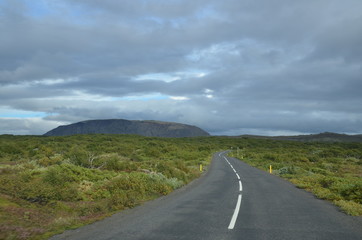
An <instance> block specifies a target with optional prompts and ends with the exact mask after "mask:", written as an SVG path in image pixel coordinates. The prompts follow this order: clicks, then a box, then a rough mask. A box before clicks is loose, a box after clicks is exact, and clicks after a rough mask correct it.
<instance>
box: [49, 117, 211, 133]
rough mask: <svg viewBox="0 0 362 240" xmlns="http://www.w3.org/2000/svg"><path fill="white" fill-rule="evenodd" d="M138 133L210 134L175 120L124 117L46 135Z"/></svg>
mask: <svg viewBox="0 0 362 240" xmlns="http://www.w3.org/2000/svg"><path fill="white" fill-rule="evenodd" d="M96 133H103V134H137V135H142V136H148V137H199V136H209V133H207V132H206V131H204V130H202V129H201V128H198V127H195V126H191V125H186V124H181V123H173V122H160V121H136V120H124V119H107V120H88V121H82V122H78V123H73V124H69V125H64V126H59V127H57V128H54V129H53V130H50V131H49V132H47V133H45V134H44V135H45V136H67V135H75V134H96Z"/></svg>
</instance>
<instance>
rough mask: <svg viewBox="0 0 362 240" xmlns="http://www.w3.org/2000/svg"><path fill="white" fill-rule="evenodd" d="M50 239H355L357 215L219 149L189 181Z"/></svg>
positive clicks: (361, 235) (360, 234) (359, 225)
mask: <svg viewBox="0 0 362 240" xmlns="http://www.w3.org/2000/svg"><path fill="white" fill-rule="evenodd" d="M51 239H52V240H59V239H70V240H73V239H74V240H81V239H84V240H86V239H87V240H88V239H104V240H105V239H121V240H131V239H132V240H135V239H150V240H152V239H155V240H156V239H157V240H160V239H170V240H171V239H190V240H195V239H207V240H212V239H215V240H216V239H217V240H221V239H250V240H252V239H255V240H258V239H267V240H273V239H278V240H280V239H287V240H293V239H300V240H302V239H303V240H304V239H318V240H320V239H326V240H334V239H336V240H337V239H341V240H346V239H349V240H353V239H356V240H357V239H362V218H361V217H351V216H347V215H345V214H344V213H342V212H340V211H339V210H338V208H337V207H335V206H333V205H332V204H330V203H328V202H326V201H323V200H319V199H316V198H315V197H314V196H313V195H312V194H310V193H307V192H305V191H304V190H301V189H298V188H296V187H295V186H294V185H292V184H291V183H289V182H287V181H285V180H283V179H281V178H279V177H277V176H274V175H271V174H269V173H267V172H263V171H261V170H258V169H256V168H254V167H250V166H249V165H247V164H245V163H243V162H241V161H239V160H237V159H235V158H230V157H226V152H220V153H216V154H214V156H213V161H212V164H211V165H210V169H209V171H208V172H207V174H205V175H204V176H203V177H201V178H200V179H197V180H195V181H194V182H192V183H191V184H189V185H188V186H186V187H184V188H181V189H179V190H177V191H175V192H173V193H171V194H170V195H168V196H165V197H162V198H159V199H156V200H154V201H150V202H147V203H145V204H143V205H142V206H139V207H136V208H134V209H130V210H126V211H123V212H120V213H118V214H115V215H113V216H112V217H109V218H106V219H105V220H102V221H99V222H96V223H93V224H90V225H87V226H84V227H81V228H79V229H76V230H70V231H66V232H64V233H63V234H60V235H56V236H54V237H52V238H51Z"/></svg>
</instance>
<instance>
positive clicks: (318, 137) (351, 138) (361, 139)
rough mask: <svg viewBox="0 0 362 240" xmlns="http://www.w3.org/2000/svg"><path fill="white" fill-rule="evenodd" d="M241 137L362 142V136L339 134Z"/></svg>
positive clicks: (251, 136)
mask: <svg viewBox="0 0 362 240" xmlns="http://www.w3.org/2000/svg"><path fill="white" fill-rule="evenodd" d="M241 137H250V138H264V139H275V140H290V141H301V142H362V134H358V135H347V134H339V133H331V132H324V133H318V134H310V135H298V136H272V137H269V136H254V135H242V136H241Z"/></svg>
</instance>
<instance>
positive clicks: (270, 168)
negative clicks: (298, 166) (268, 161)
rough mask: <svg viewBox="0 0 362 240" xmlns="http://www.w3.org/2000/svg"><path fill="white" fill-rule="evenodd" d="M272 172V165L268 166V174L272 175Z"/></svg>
mask: <svg viewBox="0 0 362 240" xmlns="http://www.w3.org/2000/svg"><path fill="white" fill-rule="evenodd" d="M272 172H273V170H272V165H270V166H269V173H270V174H272Z"/></svg>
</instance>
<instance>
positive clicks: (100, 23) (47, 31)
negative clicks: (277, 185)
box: [0, 0, 362, 135]
mask: <svg viewBox="0 0 362 240" xmlns="http://www.w3.org/2000/svg"><path fill="white" fill-rule="evenodd" d="M109 118H122V119H132V120H161V121H172V122H181V123H186V124H191V125H196V126H199V127H201V128H203V129H204V130H206V131H208V132H210V133H211V134H215V135H221V134H227V135H239V134H261V135H295V134H310V133H319V132H325V131H329V132H338V133H351V134H361V133H362V1H361V0H343V1H341V0H303V1H290V0H121V1H119V0H0V134H43V133H45V132H47V131H49V130H51V129H52V128H54V127H57V126H59V125H64V124H69V123H74V122H78V121H82V120H88V119H109Z"/></svg>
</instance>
